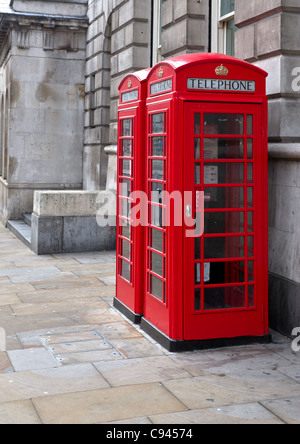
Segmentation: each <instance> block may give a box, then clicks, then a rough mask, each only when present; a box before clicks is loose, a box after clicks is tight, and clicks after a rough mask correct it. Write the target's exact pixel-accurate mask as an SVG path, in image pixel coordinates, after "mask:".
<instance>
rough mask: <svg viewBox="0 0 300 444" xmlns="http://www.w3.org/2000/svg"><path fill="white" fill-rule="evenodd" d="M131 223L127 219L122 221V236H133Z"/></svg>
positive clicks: (128, 237)
mask: <svg viewBox="0 0 300 444" xmlns="http://www.w3.org/2000/svg"><path fill="white" fill-rule="evenodd" d="M130 228H131V227H130V225H129V223H127V221H126V220H122V221H121V236H123V237H126V238H127V239H130V236H131V229H130Z"/></svg>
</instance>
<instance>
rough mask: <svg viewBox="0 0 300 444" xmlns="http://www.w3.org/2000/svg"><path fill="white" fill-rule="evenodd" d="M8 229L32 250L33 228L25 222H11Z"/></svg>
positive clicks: (8, 223)
mask: <svg viewBox="0 0 300 444" xmlns="http://www.w3.org/2000/svg"><path fill="white" fill-rule="evenodd" d="M7 228H8V229H9V230H10V231H11V232H12V233H13V234H14V235H15V236H16V237H17V238H18V239H20V241H22V242H23V243H24V244H25V245H26V246H27V247H28V248H31V227H30V226H29V225H27V223H25V222H24V221H23V220H9V221H8V222H7Z"/></svg>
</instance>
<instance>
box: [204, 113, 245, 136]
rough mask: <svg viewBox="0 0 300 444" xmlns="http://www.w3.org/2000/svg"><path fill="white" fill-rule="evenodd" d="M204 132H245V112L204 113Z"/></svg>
mask: <svg viewBox="0 0 300 444" xmlns="http://www.w3.org/2000/svg"><path fill="white" fill-rule="evenodd" d="M204 134H216V135H217V134H222V135H227V134H232V135H243V134H244V115H243V114H204Z"/></svg>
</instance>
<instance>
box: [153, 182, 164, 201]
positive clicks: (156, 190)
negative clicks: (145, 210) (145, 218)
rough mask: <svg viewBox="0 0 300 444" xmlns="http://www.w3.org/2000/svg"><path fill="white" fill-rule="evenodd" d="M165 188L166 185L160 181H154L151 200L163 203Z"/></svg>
mask: <svg viewBox="0 0 300 444" xmlns="http://www.w3.org/2000/svg"><path fill="white" fill-rule="evenodd" d="M163 189H164V186H163V184H162V183H160V182H152V187H151V201H152V202H156V203H158V204H163Z"/></svg>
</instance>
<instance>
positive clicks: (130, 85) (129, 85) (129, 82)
mask: <svg viewBox="0 0 300 444" xmlns="http://www.w3.org/2000/svg"><path fill="white" fill-rule="evenodd" d="M127 86H128V89H130V88H131V87H132V82H131V80H130V79H129V80H128V85H127Z"/></svg>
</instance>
